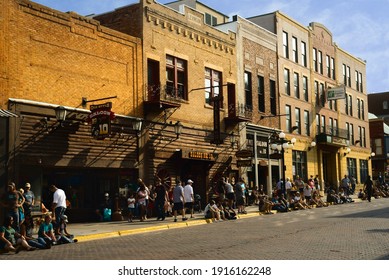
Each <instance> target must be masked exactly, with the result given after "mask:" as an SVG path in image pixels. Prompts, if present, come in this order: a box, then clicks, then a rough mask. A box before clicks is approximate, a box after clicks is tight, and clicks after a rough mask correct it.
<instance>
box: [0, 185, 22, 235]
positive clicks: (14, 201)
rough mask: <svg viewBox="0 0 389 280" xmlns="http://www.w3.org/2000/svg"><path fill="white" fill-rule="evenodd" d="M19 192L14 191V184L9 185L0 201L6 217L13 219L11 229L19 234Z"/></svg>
mask: <svg viewBox="0 0 389 280" xmlns="http://www.w3.org/2000/svg"><path fill="white" fill-rule="evenodd" d="M20 195H21V194H20V192H18V191H17V190H16V186H15V183H10V184H9V185H8V190H7V192H6V193H4V195H3V197H2V199H1V206H2V207H4V208H5V210H6V214H7V216H11V217H12V218H13V219H12V221H13V224H12V227H13V228H14V229H15V230H16V232H20V224H19V221H20V218H19V207H20V206H21V205H20V204H19V202H20Z"/></svg>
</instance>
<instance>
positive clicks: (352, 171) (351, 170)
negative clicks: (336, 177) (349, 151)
mask: <svg viewBox="0 0 389 280" xmlns="http://www.w3.org/2000/svg"><path fill="white" fill-rule="evenodd" d="M347 173H348V175H349V176H350V177H351V176H354V178H357V160H356V159H355V158H347Z"/></svg>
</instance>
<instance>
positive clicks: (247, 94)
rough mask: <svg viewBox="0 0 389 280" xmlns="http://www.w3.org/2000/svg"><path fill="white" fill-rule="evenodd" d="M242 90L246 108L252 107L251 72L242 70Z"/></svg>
mask: <svg viewBox="0 0 389 280" xmlns="http://www.w3.org/2000/svg"><path fill="white" fill-rule="evenodd" d="M244 90H245V97H246V107H247V108H248V109H251V110H252V109H253V94H252V92H253V91H252V82H251V73H250V72H244Z"/></svg>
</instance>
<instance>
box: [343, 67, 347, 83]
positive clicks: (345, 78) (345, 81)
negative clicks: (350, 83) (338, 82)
mask: <svg viewBox="0 0 389 280" xmlns="http://www.w3.org/2000/svg"><path fill="white" fill-rule="evenodd" d="M342 72H343V83H344V85H345V86H346V85H347V76H346V64H343V65H342Z"/></svg>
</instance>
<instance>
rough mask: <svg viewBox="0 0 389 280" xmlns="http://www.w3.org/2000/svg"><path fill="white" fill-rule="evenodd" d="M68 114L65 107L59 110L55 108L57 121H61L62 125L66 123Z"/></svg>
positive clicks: (59, 107)
mask: <svg viewBox="0 0 389 280" xmlns="http://www.w3.org/2000/svg"><path fill="white" fill-rule="evenodd" d="M66 113H67V111H66V108H65V107H63V106H58V107H57V108H55V118H56V119H57V121H59V123H61V124H62V122H63V121H65V119H66Z"/></svg>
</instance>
